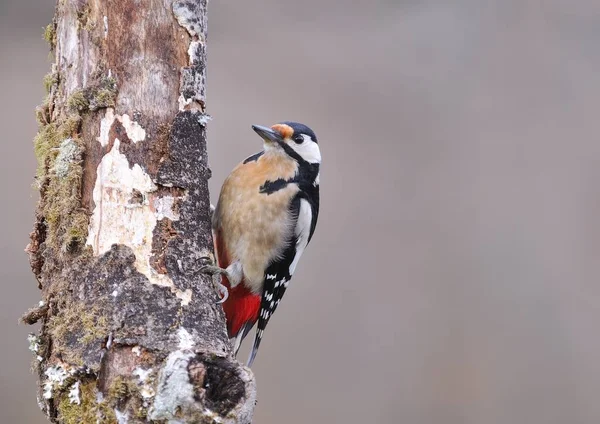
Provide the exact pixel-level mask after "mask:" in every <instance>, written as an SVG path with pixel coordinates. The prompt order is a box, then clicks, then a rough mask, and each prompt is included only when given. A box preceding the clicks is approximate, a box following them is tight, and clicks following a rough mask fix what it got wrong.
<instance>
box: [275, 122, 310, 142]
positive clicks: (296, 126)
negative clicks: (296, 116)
mask: <svg viewBox="0 0 600 424" xmlns="http://www.w3.org/2000/svg"><path fill="white" fill-rule="evenodd" d="M280 124H283V125H288V126H290V127H291V128H292V129H293V130H294V135H297V134H306V135H308V136H310V138H312V139H313V141H314V142H315V143H318V141H317V135H316V134H315V132H314V131H313V130H311V129H310V128H309V127H307V126H306V125H304V124H300V123H298V122H292V121H283V122H280Z"/></svg>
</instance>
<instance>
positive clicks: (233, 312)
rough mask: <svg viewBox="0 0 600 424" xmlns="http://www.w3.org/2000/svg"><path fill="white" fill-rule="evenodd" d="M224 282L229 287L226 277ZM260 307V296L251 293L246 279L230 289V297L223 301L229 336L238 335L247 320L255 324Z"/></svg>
mask: <svg viewBox="0 0 600 424" xmlns="http://www.w3.org/2000/svg"><path fill="white" fill-rule="evenodd" d="M223 284H225V285H226V286H227V287H229V282H228V281H227V279H226V278H223ZM259 309H260V296H259V295H256V294H253V293H251V292H250V291H249V290H248V289H247V288H246V286H245V285H244V280H242V282H241V283H240V284H239V285H238V286H236V287H235V288H233V289H229V298H228V299H227V300H226V301H225V303H223V311H225V317H226V318H227V333H228V334H229V338H232V337H235V336H237V334H238V333H239V332H240V330H241V329H242V327H243V326H244V324H246V323H247V322H250V323H251V324H252V325H254V323H255V322H256V320H257V319H258V312H259Z"/></svg>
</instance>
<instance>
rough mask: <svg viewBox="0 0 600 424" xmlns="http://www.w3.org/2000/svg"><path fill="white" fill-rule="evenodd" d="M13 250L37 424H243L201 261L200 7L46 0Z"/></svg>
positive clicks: (250, 389) (206, 241) (245, 383)
mask: <svg viewBox="0 0 600 424" xmlns="http://www.w3.org/2000/svg"><path fill="white" fill-rule="evenodd" d="M45 34H46V38H47V39H48V40H49V42H50V44H51V48H52V50H53V51H54V52H55V63H54V65H53V66H52V70H51V72H50V74H48V76H47V77H46V78H45V79H44V85H45V87H46V90H47V92H48V97H47V99H46V100H45V102H44V104H43V105H42V106H40V107H39V108H38V109H37V111H36V115H37V118H38V122H39V125H40V129H39V133H38V135H37V136H36V139H35V141H34V145H35V153H36V156H37V158H38V170H37V175H36V186H37V187H38V188H39V190H40V201H39V204H38V208H37V212H36V223H35V226H34V230H33V231H32V233H31V242H30V244H29V245H28V247H27V251H28V253H29V255H30V262H31V267H32V270H33V272H34V274H35V275H36V277H37V279H38V283H39V286H40V288H41V290H42V298H43V299H42V301H41V302H40V305H39V306H38V307H36V308H33V309H31V310H30V311H29V312H28V313H27V314H26V315H25V316H24V317H23V321H24V322H26V323H28V324H32V323H35V322H38V321H41V323H42V327H41V332H40V334H39V335H32V336H31V340H32V346H33V347H32V349H33V350H34V351H35V359H34V364H35V368H36V370H37V373H38V375H39V378H40V386H39V399H40V405H41V407H42V409H43V410H44V411H45V412H46V414H47V415H48V417H49V419H50V420H51V421H53V422H61V423H79V422H100V423H105V422H106V423H109V422H110V423H114V422H119V423H122V422H127V423H149V422H164V420H172V421H173V422H188V423H204V422H206V423H209V422H210V423H212V422H222V423H232V424H233V423H236V424H237V423H242V424H243V423H249V422H250V421H251V418H252V411H253V408H254V403H255V398H256V390H255V382H254V377H253V375H252V372H251V371H250V370H249V369H247V368H245V367H243V366H241V365H240V364H239V363H238V362H237V361H235V360H234V359H233V357H232V355H231V347H230V345H229V341H228V339H227V333H226V330H225V320H224V314H223V311H222V308H221V307H220V306H219V305H218V304H217V303H216V300H217V295H216V293H215V291H214V288H213V286H212V283H211V280H210V278H208V277H206V276H203V275H202V274H201V273H200V272H199V268H200V258H202V257H205V256H212V246H213V243H212V236H211V231H210V203H209V196H208V179H209V178H210V169H209V168H208V158H207V151H206V128H205V125H206V122H207V119H208V117H207V115H206V113H205V108H206V103H205V91H204V90H205V87H204V85H205V67H206V0H187V1H178V0H177V1H170V0H165V1H163V2H154V1H151V0H122V1H119V2H116V1H113V0H87V1H86V0H83V1H79V0H78V1H59V2H57V10H56V16H55V19H54V21H53V23H52V24H51V25H50V26H48V28H47V30H46V32H45Z"/></svg>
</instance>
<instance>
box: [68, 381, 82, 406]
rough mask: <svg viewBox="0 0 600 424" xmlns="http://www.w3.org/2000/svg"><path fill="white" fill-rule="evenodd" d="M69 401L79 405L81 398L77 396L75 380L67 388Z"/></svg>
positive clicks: (77, 389)
mask: <svg viewBox="0 0 600 424" xmlns="http://www.w3.org/2000/svg"><path fill="white" fill-rule="evenodd" d="M69 402H70V403H75V404H77V405H81V398H80V397H79V381H76V382H75V383H74V384H73V385H72V386H71V388H70V389H69Z"/></svg>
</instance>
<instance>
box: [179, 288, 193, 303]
mask: <svg viewBox="0 0 600 424" xmlns="http://www.w3.org/2000/svg"><path fill="white" fill-rule="evenodd" d="M175 296H177V298H178V299H180V300H181V306H187V305H189V304H190V302H191V301H192V290H191V289H187V290H184V291H181V290H177V292H176V293H175Z"/></svg>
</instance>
